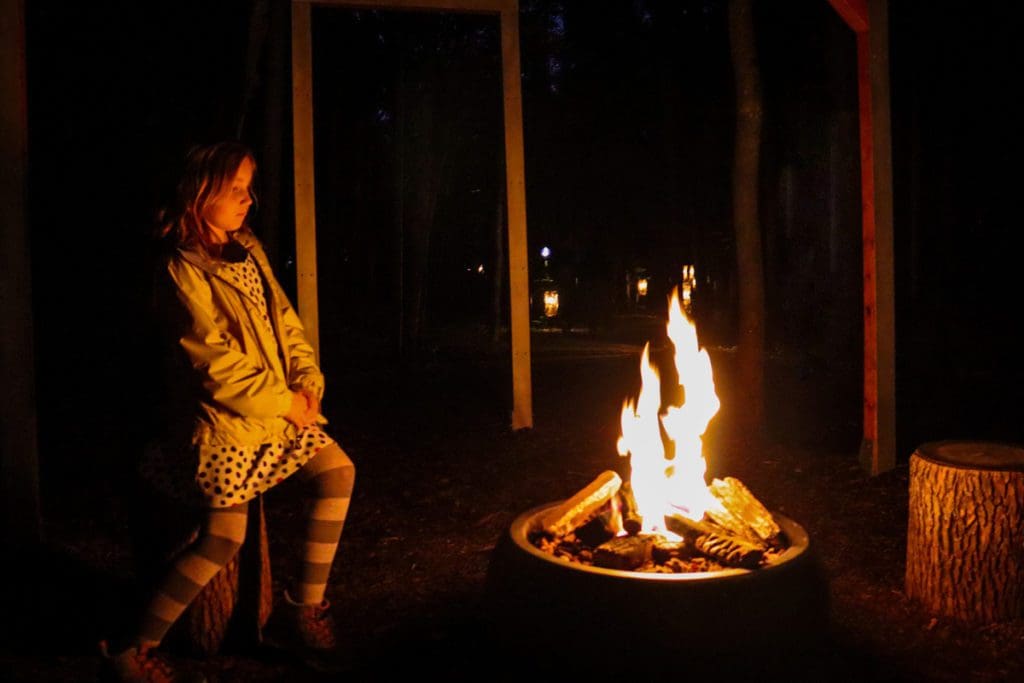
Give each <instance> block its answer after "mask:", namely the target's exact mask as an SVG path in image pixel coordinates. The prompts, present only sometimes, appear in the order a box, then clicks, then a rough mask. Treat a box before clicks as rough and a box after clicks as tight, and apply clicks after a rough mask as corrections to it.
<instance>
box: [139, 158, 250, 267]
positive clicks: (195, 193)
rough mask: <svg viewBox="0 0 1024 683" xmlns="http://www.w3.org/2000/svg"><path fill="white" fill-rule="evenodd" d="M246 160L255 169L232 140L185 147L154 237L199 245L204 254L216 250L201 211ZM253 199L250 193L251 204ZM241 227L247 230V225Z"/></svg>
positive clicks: (177, 244) (176, 244)
mask: <svg viewBox="0 0 1024 683" xmlns="http://www.w3.org/2000/svg"><path fill="white" fill-rule="evenodd" d="M246 159H248V160H249V162H250V163H251V164H252V165H253V170H254V171H255V169H256V159H255V158H254V157H253V154H252V152H251V151H250V150H249V148H248V147H246V146H245V145H243V144H242V143H240V142H234V141H227V142H218V143H216V144H212V145H199V146H196V147H193V148H192V149H191V150H189V152H188V154H187V155H186V157H185V168H184V170H183V171H182V174H181V178H180V179H179V181H178V187H177V190H176V192H175V196H174V200H173V202H172V203H171V205H170V206H169V207H168V208H167V209H165V210H164V211H162V212H161V215H160V217H159V227H158V228H157V236H158V237H159V238H160V239H161V240H162V241H165V242H169V243H170V244H169V246H172V247H183V248H187V249H195V248H199V249H201V250H202V251H205V252H206V253H207V254H216V253H218V252H219V247H218V246H217V245H215V243H214V241H213V239H212V237H211V232H210V227H209V225H207V223H206V221H205V220H204V219H203V212H204V211H205V210H206V208H207V207H208V206H209V205H210V204H212V203H213V202H214V201H215V200H216V199H217V198H218V197H219V196H220V194H221V192H222V191H223V189H224V186H225V185H226V184H228V183H230V182H231V181H232V180H233V179H234V177H235V174H236V173H238V168H239V167H240V166H241V165H242V162H243V161H245V160H246ZM250 194H252V191H251V190H250ZM255 201H256V197H255V195H253V203H255ZM243 227H244V228H245V229H248V225H245V226H243Z"/></svg>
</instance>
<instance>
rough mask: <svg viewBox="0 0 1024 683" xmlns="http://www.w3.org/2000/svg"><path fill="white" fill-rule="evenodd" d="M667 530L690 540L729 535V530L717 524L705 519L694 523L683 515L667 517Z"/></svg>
mask: <svg viewBox="0 0 1024 683" xmlns="http://www.w3.org/2000/svg"><path fill="white" fill-rule="evenodd" d="M665 528H666V529H668V530H669V531H671V532H672V533H675V534H679V535H680V536H682V537H683V538H689V539H690V540H693V539H695V538H697V537H698V536H701V535H704V534H715V535H716V536H724V535H727V534H728V533H729V531H728V530H727V529H723V528H722V527H720V526H718V525H717V524H713V523H711V522H708V521H705V520H703V519H702V520H700V521H694V520H692V519H690V518H689V517H683V516H682V515H665Z"/></svg>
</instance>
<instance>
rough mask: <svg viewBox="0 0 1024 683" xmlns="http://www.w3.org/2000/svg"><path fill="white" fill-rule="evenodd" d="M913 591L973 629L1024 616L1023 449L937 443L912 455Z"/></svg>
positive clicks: (909, 577)
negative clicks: (970, 623) (968, 623)
mask: <svg viewBox="0 0 1024 683" xmlns="http://www.w3.org/2000/svg"><path fill="white" fill-rule="evenodd" d="M906 591H907V597H909V598H912V599H914V600H917V601H919V602H921V603H922V604H923V605H924V606H925V608H926V609H928V610H929V611H930V612H933V613H935V614H941V615H944V616H949V617H955V618H957V619H961V620H964V621H967V622H972V623H977V624H984V623H991V622H995V621H1004V620H1010V619H1016V618H1020V617H1021V616H1024V449H1021V448H1015V447H1011V446H1004V445H1000V444H992V443H970V442H935V443H928V444H924V445H923V446H921V447H919V448H918V449H917V451H916V452H915V453H914V455H913V456H911V458H910V505H909V521H908V525H907V567H906Z"/></svg>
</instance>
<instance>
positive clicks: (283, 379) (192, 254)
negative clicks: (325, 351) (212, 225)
mask: <svg viewBox="0 0 1024 683" xmlns="http://www.w3.org/2000/svg"><path fill="white" fill-rule="evenodd" d="M233 237H234V239H235V240H236V241H237V242H238V243H239V244H241V245H242V246H243V247H245V248H246V249H247V250H248V251H249V253H250V254H252V256H253V259H254V260H255V262H256V265H257V268H258V270H259V271H260V274H261V275H262V277H263V281H264V289H265V290H266V293H267V309H268V310H267V313H268V315H269V320H264V319H263V315H262V313H261V310H260V308H259V307H258V305H257V303H256V302H255V301H254V300H252V299H250V297H249V295H248V294H247V293H246V292H245V291H244V290H243V289H241V288H240V287H239V286H236V285H235V284H233V283H232V282H231V281H230V278H228V277H227V275H226V273H224V268H223V264H222V263H221V262H220V261H218V260H216V259H211V258H209V257H207V256H205V255H204V254H202V253H200V252H198V251H192V250H181V249H179V250H177V252H176V253H174V254H172V255H171V256H169V257H168V258H167V260H166V271H165V272H166V276H167V278H162V277H161V276H162V275H163V273H158V278H160V279H163V280H164V282H163V283H160V282H158V288H157V292H158V296H162V297H164V299H163V301H160V302H159V303H160V304H162V310H163V311H166V312H168V313H170V316H169V319H168V320H167V321H166V322H167V323H168V324H169V326H170V330H169V331H170V336H171V338H172V339H174V341H176V343H177V352H173V351H172V354H171V355H172V356H174V357H175V358H174V360H173V361H172V364H171V366H170V367H171V372H172V376H170V377H169V378H168V382H167V392H168V396H167V401H168V404H167V411H166V412H167V416H166V428H167V430H168V433H167V435H166V437H167V438H168V440H169V441H170V442H171V444H178V445H179V446H185V445H186V444H191V445H193V446H197V445H234V446H255V445H259V444H263V443H267V442H269V441H272V440H275V439H283V440H288V439H290V438H292V437H293V436H294V435H295V431H296V430H295V427H294V426H293V425H292V424H291V423H289V422H288V421H287V420H285V419H284V415H285V414H286V413H287V412H288V410H289V409H290V407H291V400H292V397H291V391H298V390H299V389H308V390H310V391H311V392H313V393H314V394H315V395H316V396H317V397H318V398H322V396H323V392H324V378H323V374H322V373H321V372H320V369H319V367H317V363H316V358H315V354H314V352H313V348H312V347H311V346H310V345H309V342H307V341H306V337H305V334H304V331H303V327H302V323H301V322H300V321H299V317H298V315H296V313H295V309H293V308H292V306H291V304H290V303H289V302H288V298H287V297H286V296H285V293H284V291H283V290H282V289H281V286H280V284H278V282H277V279H276V278H275V277H274V274H273V272H272V270H271V268H270V264H269V262H268V261H267V256H266V254H265V253H264V251H263V247H262V246H261V245H260V243H259V241H258V240H257V239H256V237H255V236H254V235H253V234H252V233H251V232H249V231H248V230H247V229H244V228H243V229H242V230H240V231H238V232H237V233H235V234H234V235H233ZM161 284H163V286H160V285H161ZM268 323H269V325H268ZM317 421H318V422H319V423H321V424H323V423H326V422H327V420H325V419H324V418H323V416H319V417H318V420H317Z"/></svg>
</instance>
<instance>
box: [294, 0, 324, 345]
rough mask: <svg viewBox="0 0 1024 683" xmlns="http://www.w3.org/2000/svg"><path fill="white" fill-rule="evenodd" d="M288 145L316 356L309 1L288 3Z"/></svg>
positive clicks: (300, 303)
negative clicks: (290, 46)
mask: <svg viewBox="0 0 1024 683" xmlns="http://www.w3.org/2000/svg"><path fill="white" fill-rule="evenodd" d="M292 147H293V152H294V170H295V271H296V277H297V279H298V283H297V285H298V287H297V289H298V297H297V301H296V306H297V307H298V313H299V317H300V318H301V319H302V324H303V326H304V327H305V328H306V338H307V339H308V340H309V343H310V344H311V345H312V346H313V350H314V351H315V352H316V354H317V358H319V356H320V306H319V301H318V295H317V273H316V196H315V192H314V185H313V181H314V178H313V175H314V173H313V37H312V27H311V25H310V3H308V2H293V3H292Z"/></svg>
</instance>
